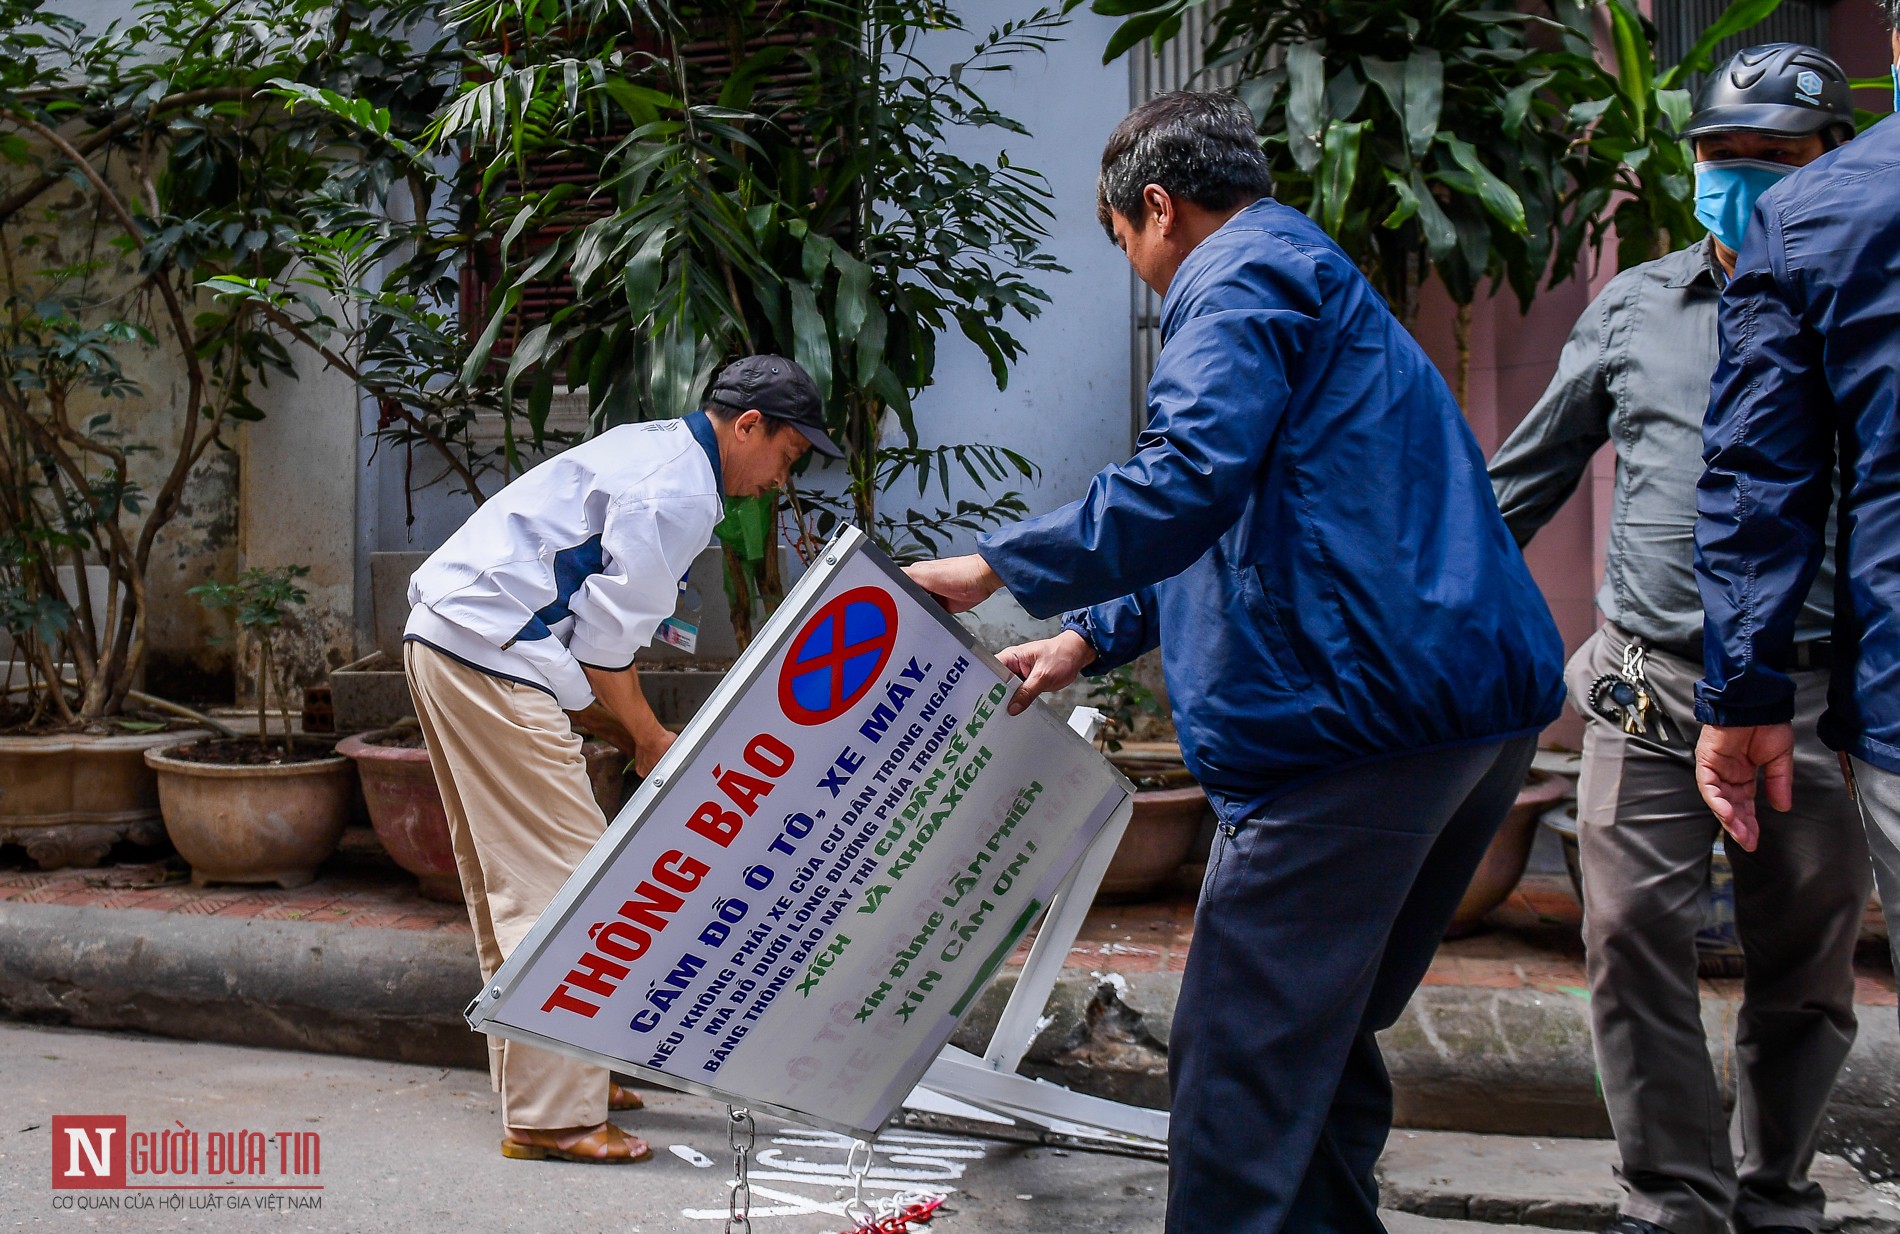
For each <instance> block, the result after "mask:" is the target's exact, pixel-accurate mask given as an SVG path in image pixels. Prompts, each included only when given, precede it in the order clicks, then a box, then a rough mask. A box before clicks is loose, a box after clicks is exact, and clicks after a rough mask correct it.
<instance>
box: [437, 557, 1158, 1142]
mask: <svg viewBox="0 0 1900 1234" xmlns="http://www.w3.org/2000/svg"><path fill="white" fill-rule="evenodd" d="M870 543H871V541H870V538H869V537H868V536H866V535H865V534H864V533H863V532H862V531H861V530H859V529H858V528H856V527H853V526H850V525H848V524H847V525H845V526H843V527H840V528H839V529H838V531H837V532H836V533H835V534H834V535H833V536H832V538H831V539H830V540H829V541H828V542H827V543H826V544H825V546H824V548H823V549H822V550H820V552H819V554H818V556H817V558H816V559H815V560H814V561H813V562H812V564H811V566H810V568H809V569H807V570H806V572H805V574H804V576H803V577H802V578H800V579H799V581H798V582H797V583H796V584H795V585H794V586H793V588H792V590H791V592H790V593H789V594H787V596H786V597H785V600H784V602H783V603H782V604H781V605H780V606H779V608H778V610H777V612H776V613H774V614H773V617H772V619H771V621H769V622H768V623H767V624H766V626H765V628H764V629H763V630H761V631H760V637H759V639H758V640H757V642H760V643H764V644H765V645H766V646H771V647H773V648H774V653H773V654H768V655H759V656H756V657H752V659H753V664H752V665H751V667H750V668H749V669H747V670H746V671H745V672H744V673H743V674H739V673H736V672H729V673H728V674H727V675H726V678H725V680H723V681H722V682H720V684H719V686H718V687H717V688H716V689H715V690H714V691H713V693H712V696H711V697H710V698H709V699H708V700H707V702H706V705H705V706H704V707H703V708H702V709H701V710H700V712H699V713H698V715H696V716H695V717H694V718H693V720H692V722H691V723H690V724H688V725H687V727H686V729H685V731H684V732H682V733H681V734H680V737H679V739H678V740H677V741H675V742H674V743H673V746H672V748H671V749H669V750H668V751H667V753H666V754H665V756H664V757H662V758H661V760H660V762H659V764H658V765H657V766H655V767H654V769H653V772H652V773H651V774H650V775H648V776H647V777H646V779H645V780H644V781H643V782H642V783H641V784H640V786H639V788H638V789H636V790H635V792H634V794H633V796H632V797H631V798H630V799H629V800H628V802H627V804H626V805H625V806H624V807H623V808H622V809H621V811H620V813H619V814H618V815H617V816H616V817H615V818H614V819H613V820H611V821H610V822H609V823H608V826H607V829H606V831H605V832H604V833H603V834H602V837H601V840H600V841H599V842H597V843H596V844H595V846H594V848H593V849H592V850H591V851H590V852H589V853H588V854H587V856H586V857H585V858H584V859H583V860H582V861H581V863H580V864H579V865H578V866H576V867H575V870H574V873H573V874H572V875H571V876H570V877H569V879H568V880H567V882H566V883H565V884H564V885H563V886H562V888H561V890H560V891H559V892H558V893H556V895H555V897H554V899H553V900H552V901H551V902H550V903H549V904H548V907H547V909H546V910H544V911H543V912H542V914H541V917H540V919H539V920H537V921H536V922H535V924H534V926H533V928H532V929H530V930H529V931H528V933H527V935H526V936H525V937H524V938H523V939H522V940H521V942H520V943H519V944H518V945H517V946H516V947H515V949H514V951H513V952H512V953H511V954H510V956H509V958H508V960H507V961H506V962H504V963H503V965H502V966H501V968H500V969H499V970H497V972H496V973H495V975H494V976H493V977H492V978H490V979H489V980H488V981H487V982H486V983H484V986H483V988H482V990H481V992H480V993H479V994H477V995H476V997H475V998H474V999H473V1000H471V1001H470V1002H469V1004H468V1006H467V1008H466V1009H465V1010H464V1012H463V1015H464V1018H465V1019H466V1020H467V1021H468V1025H469V1027H470V1028H472V1029H474V1030H476V1031H477V1032H483V1033H488V1034H491V1035H494V1036H500V1037H505V1038H508V1039H510V1040H513V1041H519V1042H522V1043H523V1044H526V1045H531V1046H534V1047H536V1048H539V1049H544V1050H548V1051H551V1052H553V1053H556V1054H561V1055H565V1056H567V1057H570V1058H575V1059H579V1060H580V1061H582V1062H587V1063H592V1064H594V1065H596V1066H601V1067H607V1068H611V1069H613V1070H615V1071H618V1072H621V1073H623V1074H627V1075H632V1076H634V1077H636V1078H643V1079H648V1080H650V1081H652V1082H653V1083H655V1084H659V1085H661V1086H663V1087H667V1088H672V1089H676V1090H679V1091H683V1092H689V1093H694V1094H697V1095H699V1096H703V1097H708V1098H711V1099H713V1100H717V1101H723V1102H730V1103H733V1104H740V1103H743V1104H746V1105H747V1106H748V1107H749V1108H751V1109H753V1110H762V1111H766V1112H768V1113H771V1114H775V1115H778V1116H780V1117H783V1118H786V1119H789V1120H791V1121H793V1122H797V1123H803V1124H806V1125H811V1126H818V1127H823V1128H825V1129H826V1130H830V1131H835V1132H837V1133H839V1134H841V1135H847V1136H852V1137H854V1138H855V1137H856V1136H857V1135H858V1134H859V1129H857V1128H853V1127H849V1126H846V1125H844V1124H842V1123H837V1122H831V1121H827V1120H825V1119H823V1118H820V1117H818V1116H817V1115H814V1114H812V1113H811V1112H809V1111H801V1110H792V1109H788V1108H784V1107H781V1106H777V1105H773V1104H771V1103H769V1102H764V1101H759V1100H756V1099H743V1102H742V1099H740V1098H738V1097H737V1096H736V1095H735V1094H733V1093H731V1092H729V1091H727V1090H724V1089H721V1088H719V1087H717V1086H716V1085H712V1084H706V1083H703V1082H700V1081H698V1080H694V1079H691V1078H688V1077H685V1076H681V1075H677V1074H674V1073H672V1072H661V1071H657V1070H653V1069H650V1068H647V1067H644V1066H642V1065H640V1064H637V1063H633V1062H631V1061H629V1060H627V1059H623V1058H615V1057H612V1056H609V1055H604V1054H600V1053H597V1052H595V1051H592V1050H589V1049H587V1048H585V1047H582V1046H576V1045H572V1044H569V1043H568V1042H565V1041H560V1040H557V1039H555V1038H552V1037H548V1036H545V1035H543V1034H541V1033H537V1032H534V1031H533V1030H531V1029H525V1028H521V1027H519V1026H517V1025H513V1024H507V1023H504V1022H502V1021H500V1020H498V1019H496V1018H495V1012H496V1009H497V1007H498V1005H499V1004H500V1003H501V1002H502V1001H503V999H504V998H506V997H507V996H508V995H509V994H510V993H512V991H513V990H514V988H515V986H516V984H517V983H518V982H519V981H520V979H521V977H522V975H523V974H524V973H525V972H526V971H527V970H528V968H529V965H530V963H531V962H532V960H533V959H534V957H535V956H536V955H537V954H538V952H539V950H540V948H541V946H542V945H543V944H544V943H545V942H547V941H548V940H549V939H550V938H551V937H553V936H554V935H555V934H556V933H557V932H558V931H559V930H560V929H561V927H563V926H564V925H565V924H566V923H567V920H568V918H569V917H570V916H571V915H572V914H573V913H574V912H575V911H576V909H577V907H578V905H579V903H580V902H581V901H583V900H585V899H586V897H587V896H588V895H589V894H590V893H591V892H592V891H593V889H594V888H595V887H596V886H597V885H598V884H599V882H600V880H601V879H602V878H603V877H604V876H605V875H606V873H607V872H608V870H609V867H610V866H611V864H612V862H613V861H614V859H615V858H616V856H617V855H618V853H619V850H620V849H621V847H622V845H623V843H624V841H625V840H626V839H627V838H628V837H629V836H630V835H631V834H632V833H633V832H635V831H637V830H638V829H639V828H640V827H641V826H642V825H644V824H645V822H646V821H647V819H648V818H649V817H650V816H651V815H652V814H653V812H654V809H655V807H656V806H657V805H658V804H659V802H660V799H661V798H662V796H663V795H664V793H665V791H666V787H667V785H668V784H670V783H671V782H672V780H673V778H674V776H675V774H676V773H677V772H678V771H679V770H680V769H681V768H683V767H685V766H686V765H688V764H689V763H690V762H691V761H692V759H693V758H694V757H695V756H696V755H697V754H698V752H699V750H700V748H701V747H702V746H703V745H704V744H705V743H706V741H707V739H708V738H709V737H710V736H711V735H712V734H713V733H714V732H715V731H716V730H717V729H718V728H719V726H720V725H721V724H722V723H723V722H724V721H725V720H726V718H727V717H728V715H730V713H731V712H732V710H733V709H734V707H735V706H736V705H737V704H738V703H739V701H740V700H741V699H742V698H744V697H745V695H746V694H747V693H748V692H749V691H750V690H751V689H752V688H753V686H754V684H755V683H756V682H757V681H758V679H759V677H760V676H761V675H762V674H764V673H765V672H766V671H767V669H768V668H769V667H770V666H771V664H772V661H773V659H774V658H775V655H776V647H777V645H778V644H781V643H783V642H785V641H787V640H789V639H790V638H792V637H793V636H794V635H795V634H796V632H797V631H799V630H800V629H802V628H803V625H804V623H805V621H806V619H807V618H808V617H809V616H810V615H811V614H812V613H813V612H814V611H815V610H816V607H817V605H818V603H819V602H820V601H821V599H822V598H823V597H824V594H825V592H826V589H827V587H828V586H829V584H830V583H831V581H832V579H833V578H834V577H836V576H837V575H838V574H839V573H840V572H841V571H842V570H843V568H844V566H845V564H846V563H847V562H849V561H850V560H851V559H852V558H854V557H856V556H858V555H859V554H860V553H861V552H862V551H863V549H864V548H865V547H866V546H868V545H869V544H870ZM879 564H880V565H882V564H883V563H881V562H880V563H879ZM883 572H884V574H885V576H886V579H887V581H888V582H889V583H890V585H892V586H894V587H896V588H898V589H899V590H901V591H903V592H904V593H905V594H907V595H908V596H909V597H910V598H911V599H912V600H914V601H917V602H918V603H919V604H920V605H921V606H922V607H923V609H924V611H926V612H928V613H931V614H933V615H936V616H937V617H938V620H939V621H940V622H941V624H942V626H943V628H944V629H945V630H946V631H948V632H950V633H951V634H952V635H953V636H954V637H955V638H956V640H957V642H958V643H959V644H960V645H961V646H962V647H963V648H964V649H965V651H967V652H968V653H969V654H970V655H971V656H973V657H974V658H975V659H976V660H978V661H979V662H981V663H982V664H983V665H984V666H985V667H987V668H988V669H990V670H991V671H992V672H994V673H995V674H996V675H997V676H998V677H1001V678H1003V679H1004V680H1009V679H1010V678H1011V676H1012V674H1011V673H1010V672H1009V670H1008V669H1006V668H1004V667H1003V666H1002V664H1001V663H1000V662H998V661H997V659H996V657H995V656H994V655H992V654H991V653H990V652H989V651H987V650H985V649H984V648H982V647H981V646H979V645H978V644H977V642H976V639H975V636H974V635H972V634H971V633H970V632H969V631H968V630H967V629H965V628H964V626H963V624H962V623H961V622H959V621H957V620H955V619H954V618H952V617H950V616H949V615H948V614H945V613H943V611H942V609H941V608H940V607H939V606H938V604H937V602H936V601H935V600H934V599H932V598H931V597H930V596H929V595H928V594H927V593H926V592H924V591H923V590H922V589H921V588H919V587H918V586H917V585H916V584H915V583H913V582H911V580H910V577H909V576H908V575H906V574H905V573H904V572H903V571H902V570H900V569H897V568H895V567H888V566H887V567H886V568H885V569H884V571H883ZM1031 710H1032V711H1033V712H1034V713H1036V714H1038V715H1041V716H1043V717H1045V719H1046V721H1047V723H1049V724H1050V725H1053V726H1057V727H1062V728H1067V729H1070V730H1071V731H1073V732H1075V733H1076V734H1077V735H1079V736H1082V737H1084V738H1085V739H1086V738H1088V737H1090V736H1092V735H1093V732H1094V729H1095V728H1096V727H1098V726H1099V724H1100V714H1099V713H1098V712H1096V711H1095V710H1094V709H1093V708H1078V709H1077V712H1076V715H1075V716H1074V717H1073V718H1072V721H1071V723H1069V724H1067V725H1064V724H1063V723H1062V721H1061V720H1060V719H1058V718H1057V717H1056V715H1055V713H1054V712H1053V711H1052V710H1050V709H1049V708H1048V706H1047V705H1046V704H1044V703H1043V702H1041V701H1040V700H1038V701H1037V702H1036V703H1035V704H1034V705H1033V707H1032V708H1031ZM1115 774H1116V776H1117V778H1118V779H1119V780H1120V782H1121V787H1122V789H1123V790H1124V793H1125V795H1124V797H1123V799H1122V801H1121V802H1120V803H1119V804H1117V805H1115V806H1113V807H1112V813H1111V814H1110V817H1109V818H1108V819H1107V821H1106V822H1105V823H1103V824H1101V826H1100V829H1099V831H1098V832H1097V834H1096V835H1095V837H1094V839H1093V840H1092V841H1091V842H1090V843H1089V844H1088V845H1087V846H1086V848H1085V849H1084V851H1083V854H1082V856H1081V858H1080V859H1079V860H1078V861H1077V862H1076V864H1075V866H1074V868H1073V869H1071V870H1070V872H1069V874H1068V875H1067V876H1066V877H1065V878H1064V879H1063V881H1062V882H1061V884H1060V885H1059V889H1058V891H1057V893H1056V895H1055V896H1054V898H1053V899H1052V900H1051V902H1050V904H1049V906H1048V908H1047V909H1046V910H1045V911H1044V913H1043V915H1042V919H1041V923H1040V926H1039V928H1038V929H1037V932H1036V936H1035V939H1034V941H1033V942H1032V944H1031V949H1030V956H1029V961H1028V963H1027V965H1026V966H1025V968H1024V970H1023V972H1022V974H1021V976H1020V977H1019V978H1018V981H1017V985H1016V988H1015V990H1014V991H1013V992H1012V994H1011V996H1010V998H1009V1000H1008V1003H1007V1005H1006V1007H1005V1009H1004V1012H1003V1015H1002V1018H1001V1019H1000V1020H999V1022H998V1025H997V1028H996V1031H995V1032H994V1033H993V1034H992V1036H991V1044H990V1048H989V1050H988V1052H987V1053H986V1054H985V1055H984V1056H983V1057H982V1058H981V1059H977V1058H976V1057H975V1056H973V1055H970V1054H968V1053H966V1052H964V1051H962V1050H959V1049H957V1048H956V1047H954V1046H949V1045H946V1046H945V1047H944V1048H943V1050H942V1051H941V1053H940V1054H939V1055H938V1057H937V1058H936V1059H935V1060H933V1061H932V1062H931V1063H930V1064H929V1065H928V1069H927V1071H926V1072H925V1074H924V1076H923V1077H921V1078H920V1079H919V1081H918V1082H917V1086H916V1088H915V1089H914V1090H913V1091H912V1093H911V1096H910V1097H909V1098H907V1099H906V1101H905V1102H904V1104H906V1105H921V1106H923V1107H926V1108H929V1107H931V1106H932V1105H933V1104H936V1103H932V1102H931V1100H930V1096H929V1094H931V1093H936V1094H941V1095H942V1096H944V1097H948V1098H951V1099H952V1101H953V1102H957V1103H966V1104H968V1105H970V1106H974V1107H976V1108H978V1109H982V1110H986V1111H989V1112H990V1113H991V1114H992V1116H994V1117H996V1118H999V1119H1001V1120H1003V1121H1008V1122H1014V1121H1017V1120H1018V1119H1022V1120H1026V1121H1030V1122H1034V1123H1037V1124H1039V1125H1042V1126H1044V1127H1046V1128H1048V1129H1051V1130H1055V1131H1058V1132H1060V1133H1062V1134H1073V1135H1079V1136H1082V1137H1084V1138H1100V1139H1106V1140H1117V1141H1131V1140H1132V1141H1154V1140H1165V1138H1166V1134H1167V1132H1166V1127H1167V1114H1166V1112H1165V1111H1157V1110H1147V1109H1142V1108H1139V1107H1134V1106H1126V1105H1122V1104H1120V1103H1117V1102H1112V1101H1106V1100H1104V1099H1102V1098H1096V1097H1089V1096H1086V1095H1084V1094H1081V1093H1074V1092H1071V1091H1070V1090H1068V1089H1065V1088H1062V1087H1060V1086H1058V1085H1052V1084H1043V1083H1040V1082H1038V1081H1035V1080H1031V1079H1029V1078H1028V1077H1026V1076H1022V1075H1018V1074H1015V1072H1016V1067H1017V1066H1018V1065H1019V1064H1020V1062H1021V1061H1022V1056H1023V1054H1024V1053H1025V1052H1026V1051H1027V1050H1028V1048H1029V1045H1030V1043H1031V1042H1032V1041H1033V1040H1034V1037H1035V1030H1036V1026H1037V1025H1036V1022H1037V1019H1038V1018H1039V1017H1040V1015H1041V1013H1042V1009H1043V1008H1044V1006H1046V1004H1047V1002H1048V998H1049V995H1050V993H1051V992H1052V991H1053V989H1054V986H1055V981H1056V978H1057V976H1058V975H1059V974H1060V971H1061V968H1062V962H1063V959H1064V958H1065V957H1066V956H1067V954H1068V951H1069V948H1070V947H1071V946H1072V945H1073V944H1074V941H1075V936H1076V933H1077V931H1078V930H1079V929H1080V927H1081V924H1082V919H1083V917H1084V916H1085V915H1086V913H1087V910H1088V905H1089V902H1090V901H1091V900H1092V899H1093V896H1094V892H1095V888H1096V886H1097V885H1098V884H1099V883H1100V881H1101V878H1102V873H1103V871H1104V870H1106V868H1107V865H1108V860H1109V858H1110V857H1111V856H1112V855H1113V854H1114V851H1115V846H1116V845H1117V844H1118V843H1119V842H1120V839H1121V835H1122V832H1123V830H1124V829H1125V828H1126V826H1127V821H1128V818H1129V816H1130V815H1131V814H1132V812H1133V809H1134V807H1133V800H1134V791H1135V789H1134V785H1133V784H1132V783H1130V782H1129V781H1128V779H1127V777H1126V776H1123V775H1122V774H1121V772H1120V771H1119V769H1117V770H1116V772H1115Z"/></svg>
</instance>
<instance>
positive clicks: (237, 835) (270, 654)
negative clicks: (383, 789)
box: [145, 566, 351, 887]
mask: <svg viewBox="0 0 1900 1234" xmlns="http://www.w3.org/2000/svg"><path fill="white" fill-rule="evenodd" d="M308 573H309V568H308V567H306V566H281V567H278V568H276V569H258V568H252V569H249V570H246V571H244V573H242V574H240V575H239V576H238V577H237V578H236V580H234V581H232V582H229V583H218V582H212V583H205V584H202V585H200V586H197V587H193V588H192V589H191V594H192V595H194V596H197V597H198V598H199V600H200V601H202V602H203V603H204V605H205V606H206V607H207V608H211V609H219V610H229V611H230V612H231V614H232V620H233V621H234V622H235V624H236V625H237V627H238V629H239V631H241V632H242V634H243V635H245V636H248V641H249V642H250V643H251V644H252V645H253V651H254V653H255V656H256V663H257V677H256V680H255V682H254V683H253V684H254V688H255V690H256V697H257V736H256V737H222V738H212V739H204V740H198V741H192V742H185V743H183V744H181V745H175V746H171V747H169V748H167V749H163V750H148V751H146V753H145V761H146V762H147V763H148V764H150V765H151V766H152V768H153V769H154V770H156V771H157V772H158V800H159V809H160V811H161V812H162V813H163V815H164V818H165V830H166V831H167V833H169V834H170V836H171V840H172V843H173V845H175V846H176V847H177V849H178V852H179V854H180V855H181V856H183V857H184V858H185V860H186V861H188V862H190V863H191V881H192V882H193V883H195V884H197V885H199V886H203V885H204V884H206V883H211V882H225V883H276V884H278V885H279V886H282V887H301V886H302V885H304V884H305V883H308V882H309V881H310V880H311V879H312V878H314V877H316V870H317V866H318V865H319V864H320V863H321V862H322V861H323V860H324V859H325V858H326V857H328V856H330V854H331V853H333V852H335V851H336V845H337V841H338V840H339V839H341V838H342V835H343V825H344V823H345V822H346V821H347V819H348V816H349V809H350V775H351V771H350V760H349V759H347V758H344V757H343V756H341V755H339V754H337V753H336V752H335V751H334V750H332V749H331V748H330V744H329V742H328V741H325V740H323V739H320V738H319V739H313V738H309V737H306V738H304V739H303V740H302V741H301V742H299V741H298V739H297V736H296V734H295V733H294V732H293V731H292V728H291V721H290V707H289V698H288V692H287V691H283V694H284V699H283V702H284V710H283V717H282V729H283V731H282V735H281V736H280V737H278V738H276V739H273V738H272V737H271V735H270V708H269V698H270V693H271V688H272V686H273V684H274V683H277V682H279V681H280V680H281V678H280V675H279V674H278V673H277V672H276V664H277V656H278V650H279V648H278V645H277V641H278V639H279V637H280V636H281V634H282V631H283V626H284V620H285V618H286V616H288V614H289V611H290V610H291V609H292V608H295V607H298V606H301V605H302V604H303V603H304V602H305V601H306V600H307V599H308V598H309V597H308V593H306V592H305V591H304V589H303V588H302V587H300V586H298V585H297V580H298V579H300V578H302V577H303V576H305V575H306V574H308Z"/></svg>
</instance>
